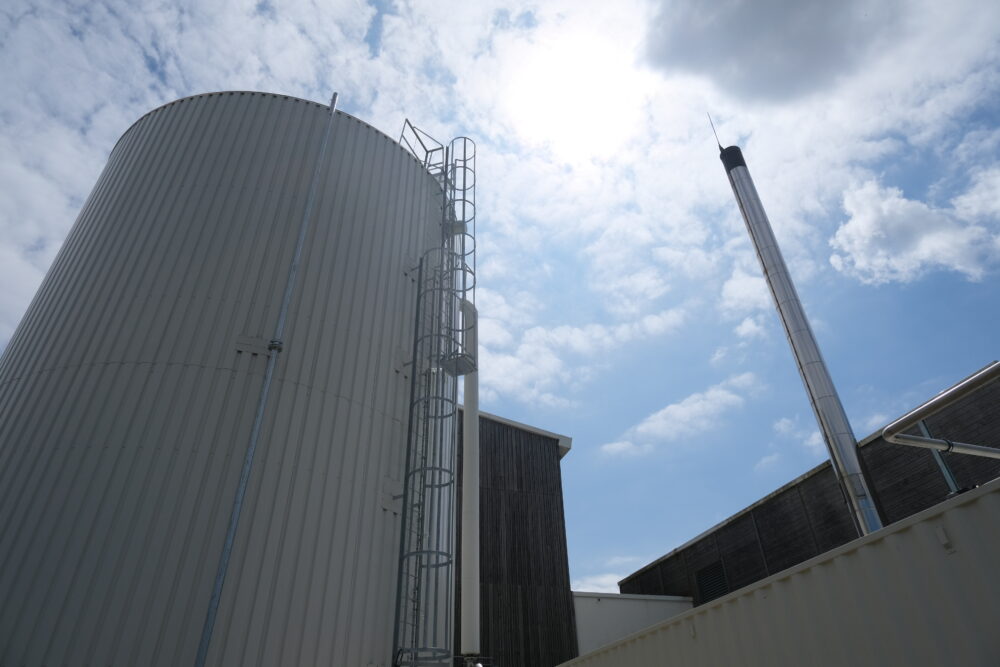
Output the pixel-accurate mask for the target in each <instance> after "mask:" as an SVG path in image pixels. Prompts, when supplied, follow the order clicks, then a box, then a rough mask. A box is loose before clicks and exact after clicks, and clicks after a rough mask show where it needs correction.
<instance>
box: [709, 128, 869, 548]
mask: <svg viewBox="0 0 1000 667" xmlns="http://www.w3.org/2000/svg"><path fill="white" fill-rule="evenodd" d="M719 150H720V153H719V157H720V158H721V160H722V164H723V165H724V166H725V167H726V174H727V175H728V176H729V184H730V185H732V186H733V194H734V195H736V203H737V204H739V207H740V212H741V213H742V214H743V220H744V221H745V222H746V225H747V231H748V232H750V239H751V240H752V241H753V245H754V249H755V250H756V251H757V258H758V259H759V260H760V265H761V268H762V269H763V270H764V278H765V279H766V280H767V286H768V288H769V289H770V290H771V296H772V297H774V303H775V305H776V306H777V308H778V315H779V316H780V317H781V324H782V325H783V326H784V327H785V334H786V335H787V336H788V343H789V345H791V346H792V354H793V355H794V356H795V363H796V365H797V366H798V367H799V374H800V375H801V376H802V382H803V384H805V387H806V392H808V394H809V402H810V403H811V404H812V408H813V411H814V412H815V413H816V421H817V422H818V423H819V427H820V431H821V432H822V433H823V439H824V440H825V441H826V446H827V449H828V450H829V451H830V459H831V460H832V462H833V469H834V471H835V472H836V473H837V478H838V479H839V480H840V484H841V486H842V487H843V489H844V493H845V494H846V496H847V499H848V501H849V503H850V506H851V509H852V510H853V512H854V519H855V523H856V525H857V527H858V531H859V533H860V534H861V535H867V534H868V533H871V532H873V531H876V530H878V529H879V528H881V527H882V521H881V519H880V518H879V515H878V511H877V510H876V509H875V503H874V502H873V500H872V495H871V492H870V491H869V490H868V483H867V481H866V480H865V476H864V473H863V472H862V470H861V462H860V460H859V459H858V448H857V441H856V440H855V438H854V433H853V431H852V430H851V425H850V423H849V422H848V421H847V414H846V413H845V412H844V406H843V405H842V404H841V403H840V398H839V397H838V396H837V390H836V389H835V388H834V386H833V380H832V379H831V378H830V373H829V371H827V368H826V364H825V363H823V357H822V355H821V354H820V351H819V346H818V345H817V344H816V337H815V336H814V335H813V332H812V329H811V328H810V326H809V321H808V320H807V319H806V314H805V311H804V310H803V309H802V303H801V302H800V301H799V296H798V294H797V293H796V291H795V285H794V284H793V283H792V278H791V276H790V275H789V273H788V267H786V266H785V260H784V258H783V257H782V256H781V250H780V249H779V248H778V242H777V241H776V240H775V238H774V232H773V231H772V230H771V223H770V222H768V219H767V214H766V213H764V207H763V206H762V205H761V203H760V198H759V197H758V196H757V189H756V188H755V187H754V184H753V180H752V179H751V178H750V172H749V171H747V163H746V161H745V160H744V159H743V153H742V152H741V151H740V149H739V147H738V146H730V147H729V148H725V149H724V148H722V147H721V146H719Z"/></svg>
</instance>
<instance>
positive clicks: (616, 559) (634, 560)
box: [604, 556, 651, 567]
mask: <svg viewBox="0 0 1000 667" xmlns="http://www.w3.org/2000/svg"><path fill="white" fill-rule="evenodd" d="M650 560H651V559H650V558H643V557H642V556H612V557H611V558H609V559H607V560H606V561H604V564H605V565H606V566H607V567H618V566H620V565H641V564H643V563H648V562H649V561H650Z"/></svg>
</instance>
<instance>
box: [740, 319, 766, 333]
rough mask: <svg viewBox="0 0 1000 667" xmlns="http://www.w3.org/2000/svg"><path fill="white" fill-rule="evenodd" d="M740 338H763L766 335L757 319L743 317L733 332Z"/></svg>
mask: <svg viewBox="0 0 1000 667" xmlns="http://www.w3.org/2000/svg"><path fill="white" fill-rule="evenodd" d="M733 331H734V332H735V333H736V335H737V336H739V337H740V338H763V337H764V336H766V335H767V332H766V331H765V330H764V326H763V325H762V324H761V323H760V321H759V319H757V318H753V317H745V318H743V321H742V322H740V323H739V324H738V325H737V326H736V328H735V329H734V330H733Z"/></svg>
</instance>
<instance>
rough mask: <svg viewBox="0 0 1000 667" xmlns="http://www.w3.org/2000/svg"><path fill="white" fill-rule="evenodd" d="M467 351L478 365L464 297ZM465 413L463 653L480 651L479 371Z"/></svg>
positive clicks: (468, 381)
mask: <svg viewBox="0 0 1000 667" xmlns="http://www.w3.org/2000/svg"><path fill="white" fill-rule="evenodd" d="M462 320H463V322H462V325H463V327H464V328H465V332H466V333H465V336H466V338H465V340H466V351H467V352H469V353H470V354H471V355H472V358H473V359H474V360H475V362H476V367H477V368H478V365H479V347H478V338H479V337H478V334H477V331H478V321H477V312H476V306H475V304H473V303H471V302H470V301H467V300H465V299H463V300H462ZM464 382H465V413H464V417H463V420H462V599H461V619H462V636H461V641H460V643H459V649H460V651H461V653H462V655H466V656H469V655H476V656H478V655H479V653H480V645H479V631H480V630H479V628H480V620H479V373H478V371H472V372H471V373H466V374H465V379H464Z"/></svg>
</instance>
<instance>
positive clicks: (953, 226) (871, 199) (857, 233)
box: [830, 181, 997, 284]
mask: <svg viewBox="0 0 1000 667" xmlns="http://www.w3.org/2000/svg"><path fill="white" fill-rule="evenodd" d="M977 187H978V184H977ZM967 196H968V197H969V198H968V199H965V200H962V206H963V207H964V208H965V209H966V210H973V209H976V210H978V209H977V207H979V206H982V204H981V197H980V196H979V190H978V189H974V190H972V191H970V193H967ZM844 210H845V211H846V212H847V213H848V215H849V216H850V218H849V219H848V221H847V222H846V223H844V224H843V225H841V227H840V228H839V229H838V230H837V232H836V234H835V235H834V237H833V239H832V240H831V241H830V245H831V246H832V247H833V248H834V250H835V251H836V252H835V253H834V254H833V255H832V256H831V257H830V262H831V264H832V265H833V266H834V267H835V268H836V269H837V270H838V271H841V272H843V273H847V274H849V275H853V276H855V277H857V278H858V279H859V280H861V281H863V282H866V283H871V284H882V283H888V282H910V281H913V280H915V279H917V278H919V277H921V276H922V275H924V274H925V273H927V272H928V271H930V270H933V269H947V270H951V271H957V272H959V273H962V274H964V275H965V276H966V277H967V278H969V279H970V280H979V279H981V278H982V277H983V276H984V274H985V272H986V270H987V268H988V267H989V266H990V265H991V264H992V263H993V262H994V261H995V260H996V259H997V253H996V239H995V238H994V237H993V235H991V233H990V232H989V230H987V229H986V228H985V227H982V226H980V225H977V224H973V223H969V222H965V221H963V220H961V219H960V218H958V216H957V215H956V211H955V210H954V209H952V210H949V209H941V208H935V207H933V206H930V205H928V204H925V203H923V202H920V201H915V200H912V199H907V198H905V197H903V194H902V192H901V191H900V190H899V189H898V188H885V187H881V186H880V185H879V184H878V183H876V182H875V181H867V182H865V183H864V184H862V185H861V186H859V187H857V188H854V189H852V190H848V191H847V192H846V193H845V194H844Z"/></svg>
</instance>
